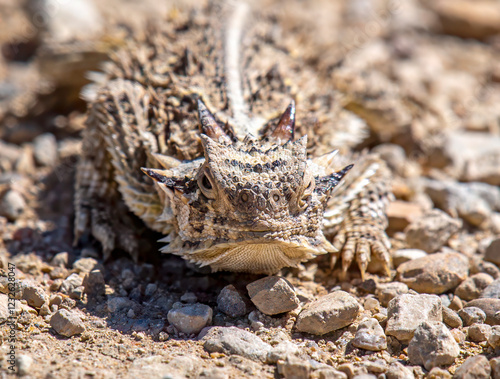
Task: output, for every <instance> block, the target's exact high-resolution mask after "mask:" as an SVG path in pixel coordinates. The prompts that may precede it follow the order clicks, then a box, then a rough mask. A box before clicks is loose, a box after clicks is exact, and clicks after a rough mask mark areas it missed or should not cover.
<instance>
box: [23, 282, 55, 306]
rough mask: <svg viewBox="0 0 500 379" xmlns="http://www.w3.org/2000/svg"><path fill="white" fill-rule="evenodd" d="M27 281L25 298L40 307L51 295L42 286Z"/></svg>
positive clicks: (29, 302) (32, 304) (31, 304)
mask: <svg viewBox="0 0 500 379" xmlns="http://www.w3.org/2000/svg"><path fill="white" fill-rule="evenodd" d="M25 283H26V287H24V291H23V299H24V300H26V301H27V302H28V305H30V306H31V307H33V308H37V309H38V308H40V307H41V306H42V305H43V304H44V303H45V302H46V301H48V300H49V297H48V296H47V294H46V293H45V291H44V290H43V289H42V288H40V287H38V286H36V285H35V284H33V283H31V282H25Z"/></svg>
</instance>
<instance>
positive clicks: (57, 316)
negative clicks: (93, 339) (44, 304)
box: [50, 309, 85, 337]
mask: <svg viewBox="0 0 500 379" xmlns="http://www.w3.org/2000/svg"><path fill="white" fill-rule="evenodd" d="M50 326H51V327H52V328H53V329H54V330H55V331H56V332H57V333H58V334H60V335H62V336H65V337H71V336H74V335H75V334H80V333H83V332H84V331H85V325H84V323H83V321H82V319H81V318H80V316H79V315H78V314H77V313H75V312H72V311H68V310H67V309H59V310H58V311H57V312H56V313H54V315H53V316H52V317H51V318H50Z"/></svg>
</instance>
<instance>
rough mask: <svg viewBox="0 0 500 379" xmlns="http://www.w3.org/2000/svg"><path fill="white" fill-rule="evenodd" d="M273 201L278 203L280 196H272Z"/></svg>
mask: <svg viewBox="0 0 500 379" xmlns="http://www.w3.org/2000/svg"><path fill="white" fill-rule="evenodd" d="M273 200H274V201H275V202H278V201H280V196H279V195H277V194H274V195H273Z"/></svg>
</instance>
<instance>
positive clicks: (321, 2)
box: [0, 0, 500, 241]
mask: <svg viewBox="0 0 500 379" xmlns="http://www.w3.org/2000/svg"><path fill="white" fill-rule="evenodd" d="M204 4H205V3H204V2H198V1H180V0H179V1H156V0H155V1H153V0H145V1H141V2H136V1H126V0H107V1H96V0H18V1H12V0H0V48H1V54H0V199H1V204H3V205H0V228H2V227H4V228H5V227H6V225H7V223H8V222H19V223H21V224H22V225H24V226H27V225H31V226H30V227H33V228H35V229H36V228H38V229H40V228H41V229H42V230H43V229H46V228H49V227H48V226H47V225H46V224H43V225H45V226H43V227H42V226H40V225H38V226H37V222H40V221H39V220H38V218H36V217H35V218H30V216H29V215H30V212H32V213H33V212H35V213H36V212H38V213H39V214H43V219H45V220H50V222H51V223H52V225H53V226H52V227H54V225H55V226H58V227H59V228H56V229H57V230H58V232H57V236H56V237H57V238H59V240H64V241H69V240H70V238H69V237H67V238H64V239H61V238H60V237H62V236H70V235H71V226H70V224H71V212H72V211H71V209H72V186H73V174H74V169H75V165H76V162H77V156H78V152H79V149H80V143H81V141H80V132H81V130H82V129H83V128H84V120H85V110H86V104H85V102H84V101H83V100H82V99H81V97H80V93H81V91H82V88H83V87H84V86H85V85H86V84H88V83H89V78H90V77H91V75H89V74H88V72H89V71H93V70H98V69H99V67H100V65H101V64H102V62H104V61H105V60H106V59H107V57H108V56H109V54H111V53H112V52H113V51H115V50H116V49H117V48H119V47H120V46H122V45H123V44H124V43H125V42H126V41H127V39H129V38H130V37H131V36H135V35H140V34H141V33H144V30H146V29H147V25H149V24H151V23H158V22H159V23H168V22H176V23H178V24H182V18H183V17H186V16H185V15H186V14H189V12H197V11H199V9H201V8H203V6H204ZM252 5H253V6H254V7H255V9H257V10H258V13H259V14H260V17H264V18H266V19H267V20H268V21H269V20H270V21H271V22H272V23H273V25H275V27H274V29H273V30H272V33H270V34H269V36H267V37H268V39H269V41H272V43H274V44H276V45H278V46H279V47H280V48H281V49H282V50H283V51H286V52H287V53H288V54H290V55H292V56H294V57H297V59H300V61H301V62H302V63H303V64H304V65H306V66H308V68H311V69H313V70H314V71H315V72H316V73H317V75H318V76H319V78H320V79H321V80H322V81H323V82H324V83H326V84H327V86H329V87H331V88H332V89H334V90H335V91H337V92H338V93H339V94H340V95H341V96H340V99H341V106H342V107H343V108H344V109H346V110H347V111H349V112H352V113H353V114H354V115H356V117H359V119H360V120H361V121H362V122H363V123H364V124H366V127H367V129H368V130H369V136H368V137H367V138H366V139H365V141H363V143H362V144H361V145H360V146H359V148H365V147H368V148H373V149H376V150H377V151H378V152H379V153H380V154H381V155H382V156H383V157H384V158H385V159H386V160H387V162H388V163H389V166H390V168H391V170H392V171H393V173H394V176H395V184H394V188H393V190H394V192H395V194H396V197H397V199H398V201H399V203H398V202H396V205H395V206H393V208H391V212H392V213H391V214H390V220H391V224H390V228H392V229H393V231H394V232H397V231H398V230H403V229H404V227H405V226H406V225H408V223H409V222H410V221H411V217H410V216H411V215H412V214H420V213H421V212H422V210H425V209H430V208H432V207H433V206H437V207H439V208H441V209H443V210H445V211H446V212H447V213H449V214H450V215H452V216H459V217H461V218H462V219H463V220H465V222H466V223H467V224H468V225H471V226H472V227H474V228H479V229H480V230H496V231H497V232H498V231H499V230H500V213H499V211H500V194H499V193H498V188H497V187H496V186H498V185H500V1H497V0H478V1H468V0H433V1H432V0H337V1H332V0H316V1H303V0H288V1H269V0H259V1H253V2H252ZM443 194H444V195H443ZM450 194H451V195H450ZM466 195H467V200H466V201H465V200H463V199H464V196H466ZM40 199H43V201H40ZM470 199H472V200H470ZM471 201H472V202H471ZM398 204H399V205H398ZM464 204H466V205H464ZM40 209H43V211H40ZM33 214H34V213H33ZM409 215H410V216H409ZM21 216H22V217H21ZM21 220H24V221H21ZM30 220H31V221H30ZM37 220H38V221H37ZM491 228H493V229H491ZM57 238H56V239H57Z"/></svg>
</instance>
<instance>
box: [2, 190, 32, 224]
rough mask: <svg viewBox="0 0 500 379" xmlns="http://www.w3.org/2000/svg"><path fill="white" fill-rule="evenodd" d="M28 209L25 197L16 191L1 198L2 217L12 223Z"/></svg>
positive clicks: (10, 191) (11, 191) (9, 192)
mask: <svg viewBox="0 0 500 379" xmlns="http://www.w3.org/2000/svg"><path fill="white" fill-rule="evenodd" d="M25 209H26V201H25V200H24V197H23V195H21V194H20V193H19V192H18V191H16V190H9V191H7V192H5V193H4V194H3V196H2V197H1V198H0V216H4V217H6V218H7V219H8V220H10V221H15V220H17V219H18V218H19V216H21V215H22V214H23V212H24V210H25Z"/></svg>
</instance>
